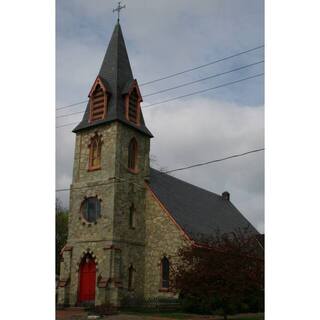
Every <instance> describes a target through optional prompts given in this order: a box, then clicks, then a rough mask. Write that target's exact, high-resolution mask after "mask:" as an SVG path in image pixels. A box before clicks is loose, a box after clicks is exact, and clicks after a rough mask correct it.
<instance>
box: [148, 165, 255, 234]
mask: <svg viewBox="0 0 320 320" xmlns="http://www.w3.org/2000/svg"><path fill="white" fill-rule="evenodd" d="M149 185H150V188H151V190H152V191H153V192H154V194H155V195H156V196H157V198H158V199H159V200H160V202H161V203H162V204H163V205H164V207H165V208H166V209H167V210H168V211H169V212H170V213H171V215H172V217H173V218H174V220H175V221H176V222H177V223H178V224H179V225H180V227H182V229H183V230H184V231H185V232H186V233H187V234H188V235H189V236H190V237H191V238H193V239H194V240H200V239H201V238H202V236H210V235H211V236H212V235H215V233H216V231H218V230H219V232H221V233H230V232H233V231H236V230H237V229H239V228H241V229H243V228H248V229H247V230H248V231H249V232H252V233H253V234H259V232H258V231H257V230H256V229H255V228H254V227H253V226H252V225H251V223H250V222H249V221H248V220H247V219H246V218H245V217H244V216H243V215H242V214H241V213H240V211H239V210H238V209H237V208H236V207H235V206H234V205H233V204H232V203H231V201H228V200H224V199H223V198H222V197H221V196H220V195H217V194H215V193H213V192H210V191H207V190H204V189H201V188H199V187H196V186H194V185H192V184H189V183H187V182H185V181H182V180H179V179H177V178H175V177H172V176H170V175H168V174H163V173H161V172H160V171H157V170H155V169H150V181H149Z"/></svg>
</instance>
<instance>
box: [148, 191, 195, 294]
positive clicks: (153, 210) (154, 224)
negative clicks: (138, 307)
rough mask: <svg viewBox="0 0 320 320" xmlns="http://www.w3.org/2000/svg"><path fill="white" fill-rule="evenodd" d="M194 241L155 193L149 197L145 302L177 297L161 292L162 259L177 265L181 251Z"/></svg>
mask: <svg viewBox="0 0 320 320" xmlns="http://www.w3.org/2000/svg"><path fill="white" fill-rule="evenodd" d="M185 245H190V241H189V240H188V239H187V237H186V236H185V235H184V233H183V232H182V231H181V230H180V229H179V228H178V226H177V225H176V224H175V223H174V221H173V220H172V218H171V217H170V214H169V213H168V212H167V211H166V210H165V209H164V207H162V205H161V204H160V203H159V201H158V200H157V199H156V197H155V196H154V194H153V193H152V191H151V190H149V189H148V191H147V196H146V247H145V285H144V287H145V289H144V295H145V298H151V297H173V296H174V295H173V293H171V292H163V291H161V290H160V288H161V285H160V282H161V269H160V262H161V259H162V258H163V257H164V256H166V257H167V258H168V259H169V261H170V264H174V263H175V262H176V261H177V251H178V249H179V248H181V247H183V246H185Z"/></svg>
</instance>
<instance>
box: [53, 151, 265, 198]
mask: <svg viewBox="0 0 320 320" xmlns="http://www.w3.org/2000/svg"><path fill="white" fill-rule="evenodd" d="M263 150H264V148H260V149H255V150H250V151H247V152H244V153H238V154H234V155H231V156H228V157H225V158H220V159H215V160H210V161H207V162H200V163H196V164H193V165H189V166H186V167H181V168H177V169H172V170H167V171H161V172H159V175H161V174H166V173H172V172H176V171H182V170H187V169H192V168H196V167H201V166H206V165H208V164H212V163H216V162H222V161H225V160H229V159H233V158H239V157H243V156H245V155H248V154H251V153H256V152H260V151H263ZM146 178H147V177H146ZM115 180H122V181H112V182H105V183H99V184H96V185H94V186H83V187H74V188H72V190H76V189H84V188H92V187H97V186H103V185H111V184H114V183H123V182H127V183H133V182H132V181H130V180H126V179H124V178H115ZM134 184H136V183H134ZM139 187H141V186H139ZM69 190H71V189H70V188H64V189H57V190H56V192H62V191H69Z"/></svg>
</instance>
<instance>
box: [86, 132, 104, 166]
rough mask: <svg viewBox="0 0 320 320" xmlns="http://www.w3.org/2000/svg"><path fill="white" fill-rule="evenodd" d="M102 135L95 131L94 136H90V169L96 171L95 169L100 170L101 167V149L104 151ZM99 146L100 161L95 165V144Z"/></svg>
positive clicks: (98, 155)
mask: <svg viewBox="0 0 320 320" xmlns="http://www.w3.org/2000/svg"><path fill="white" fill-rule="evenodd" d="M102 144H103V141H102V135H101V134H100V135H99V134H98V132H95V134H94V136H93V137H91V138H90V144H89V145H88V148H89V163H88V171H95V170H100V169H101V158H102V157H101V151H102ZM95 145H96V146H97V148H96V151H97V156H96V157H97V158H98V163H97V164H96V165H95V164H94V160H95V158H94V146H95Z"/></svg>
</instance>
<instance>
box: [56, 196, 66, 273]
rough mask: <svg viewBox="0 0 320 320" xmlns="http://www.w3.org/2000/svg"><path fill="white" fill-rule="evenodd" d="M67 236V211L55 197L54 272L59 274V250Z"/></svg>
mask: <svg viewBox="0 0 320 320" xmlns="http://www.w3.org/2000/svg"><path fill="white" fill-rule="evenodd" d="M67 237H68V211H67V210H66V209H65V208H64V207H63V206H62V203H61V201H60V200H59V199H56V274H60V252H61V250H62V248H63V246H64V245H65V244H66V242H67Z"/></svg>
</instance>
